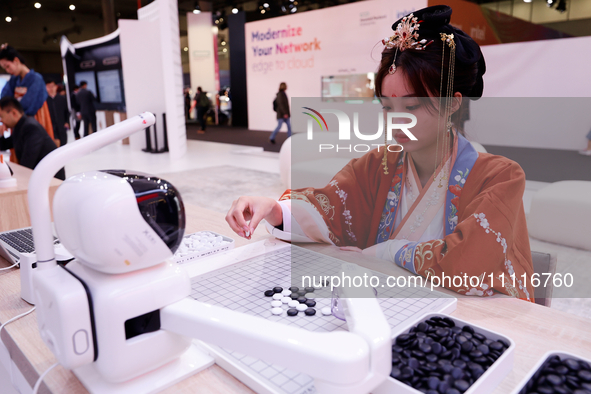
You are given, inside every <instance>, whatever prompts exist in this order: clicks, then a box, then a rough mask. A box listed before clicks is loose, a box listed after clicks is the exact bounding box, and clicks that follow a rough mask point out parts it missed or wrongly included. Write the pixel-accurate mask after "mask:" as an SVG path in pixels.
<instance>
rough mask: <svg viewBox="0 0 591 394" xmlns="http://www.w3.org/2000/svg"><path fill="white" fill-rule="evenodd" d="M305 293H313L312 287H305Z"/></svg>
mask: <svg viewBox="0 0 591 394" xmlns="http://www.w3.org/2000/svg"><path fill="white" fill-rule="evenodd" d="M305 290H306V293H313V292H314V288H313V287H306V289H305Z"/></svg>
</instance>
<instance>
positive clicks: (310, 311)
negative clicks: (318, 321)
mask: <svg viewBox="0 0 591 394" xmlns="http://www.w3.org/2000/svg"><path fill="white" fill-rule="evenodd" d="M304 313H305V314H306V316H314V315H315V314H316V309H314V308H308V309H306V310H305V311H304Z"/></svg>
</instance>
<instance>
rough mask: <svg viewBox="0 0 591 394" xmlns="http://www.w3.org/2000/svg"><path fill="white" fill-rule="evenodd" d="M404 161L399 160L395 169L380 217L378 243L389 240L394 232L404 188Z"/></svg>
mask: <svg viewBox="0 0 591 394" xmlns="http://www.w3.org/2000/svg"><path fill="white" fill-rule="evenodd" d="M403 163H404V161H403V160H402V158H401V159H400V160H399V161H398V165H397V166H396V170H395V171H394V178H393V179H392V185H391V186H390V191H389V192H388V197H387V198H386V204H385V205H384V210H383V211H382V217H381V218H380V224H379V227H378V236H377V239H376V243H380V242H384V241H387V240H388V239H389V238H390V234H392V230H393V228H394V224H395V223H394V219H395V217H396V209H397V208H398V204H399V203H400V190H401V189H402V170H403Z"/></svg>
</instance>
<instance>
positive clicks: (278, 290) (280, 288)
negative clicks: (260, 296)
mask: <svg viewBox="0 0 591 394" xmlns="http://www.w3.org/2000/svg"><path fill="white" fill-rule="evenodd" d="M282 291H283V287H279V286H277V287H273V292H274V293H281V292H282Z"/></svg>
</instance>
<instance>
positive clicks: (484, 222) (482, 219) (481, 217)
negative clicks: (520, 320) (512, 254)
mask: <svg viewBox="0 0 591 394" xmlns="http://www.w3.org/2000/svg"><path fill="white" fill-rule="evenodd" d="M473 216H474V217H475V218H476V222H477V223H479V224H480V226H481V227H482V228H483V229H484V231H485V232H486V233H487V234H489V233H492V234H494V235H496V237H497V242H498V243H499V244H501V247H502V248H503V255H504V257H505V269H506V270H507V273H508V275H505V273H503V275H504V276H506V278H505V280H504V283H505V289H506V290H507V292H508V293H509V295H511V296H513V297H519V291H518V290H517V289H515V288H514V287H513V286H512V285H511V283H510V282H511V281H510V280H509V278H510V277H511V275H515V269H514V268H513V263H511V260H509V259H507V240H506V239H505V238H503V237H502V236H501V232H500V231H499V232H496V231H495V230H493V229H492V228H490V224H489V223H488V219H487V218H486V215H485V214H484V213H478V214H477V213H475V214H473ZM516 281H517V283H518V284H519V289H521V291H523V293H524V294H525V297H526V298H527V300H528V301H529V300H530V296H529V292H528V291H527V286H524V285H523V282H522V281H521V279H519V277H516Z"/></svg>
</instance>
